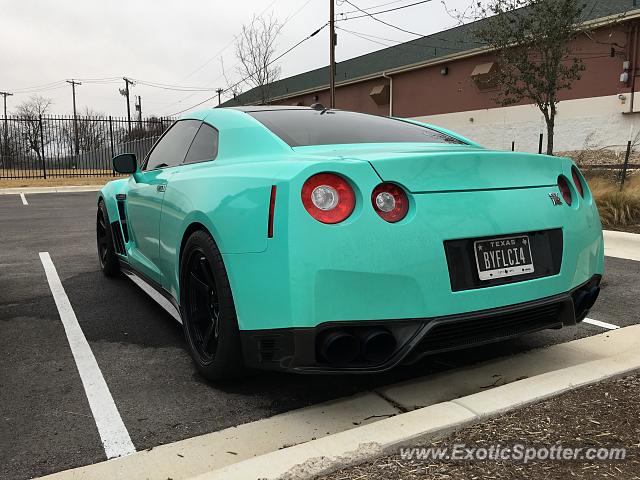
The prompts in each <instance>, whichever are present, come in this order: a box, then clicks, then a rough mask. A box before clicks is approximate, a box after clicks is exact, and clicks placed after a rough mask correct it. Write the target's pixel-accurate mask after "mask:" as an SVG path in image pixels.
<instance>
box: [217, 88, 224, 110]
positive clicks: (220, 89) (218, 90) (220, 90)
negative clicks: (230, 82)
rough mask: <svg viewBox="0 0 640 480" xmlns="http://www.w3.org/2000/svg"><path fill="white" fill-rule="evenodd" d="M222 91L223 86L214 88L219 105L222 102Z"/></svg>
mask: <svg viewBox="0 0 640 480" xmlns="http://www.w3.org/2000/svg"><path fill="white" fill-rule="evenodd" d="M222 92H224V88H218V89H217V90H216V93H217V94H218V106H220V104H221V103H222V102H221V100H220V95H222Z"/></svg>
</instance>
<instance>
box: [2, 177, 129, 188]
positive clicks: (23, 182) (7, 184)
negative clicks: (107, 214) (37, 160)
mask: <svg viewBox="0 0 640 480" xmlns="http://www.w3.org/2000/svg"><path fill="white" fill-rule="evenodd" d="M116 178H119V177H114V176H113V175H111V174H107V175H95V176H91V177H50V176H48V177H47V178H46V179H45V178H0V188H20V187H64V186H76V185H77V186H84V185H104V184H105V183H107V182H110V181H111V180H114V179H116Z"/></svg>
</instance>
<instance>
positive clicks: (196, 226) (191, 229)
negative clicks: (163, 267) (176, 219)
mask: <svg viewBox="0 0 640 480" xmlns="http://www.w3.org/2000/svg"><path fill="white" fill-rule="evenodd" d="M198 230H201V231H203V232H205V233H207V234H208V235H209V236H210V237H211V238H212V239H213V242H214V243H215V244H216V246H217V245H218V242H216V239H215V238H214V236H213V234H212V233H211V232H210V231H209V229H208V228H207V227H206V226H205V225H204V224H202V223H200V222H192V223H190V224H189V225H188V226H187V228H186V229H185V231H184V233H183V234H182V240H181V241H180V250H179V251H178V271H180V262H182V252H184V246H185V245H186V244H187V240H189V237H190V236H191V235H193V234H194V233H195V232H197V231H198Z"/></svg>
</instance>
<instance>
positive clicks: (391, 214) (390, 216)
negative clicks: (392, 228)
mask: <svg viewBox="0 0 640 480" xmlns="http://www.w3.org/2000/svg"><path fill="white" fill-rule="evenodd" d="M371 203H372V204H373V209H374V210H375V211H376V213H377V214H378V215H380V217H381V218H382V219H383V220H386V221H387V222H389V223H395V222H399V221H400V220H402V219H403V218H404V217H406V216H407V212H408V211H409V199H408V198H407V194H406V193H404V190H403V189H402V188H400V187H399V186H398V185H395V184H393V183H381V184H380V185H378V186H377V187H376V188H374V189H373V192H372V193H371Z"/></svg>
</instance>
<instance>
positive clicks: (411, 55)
mask: <svg viewBox="0 0 640 480" xmlns="http://www.w3.org/2000/svg"><path fill="white" fill-rule="evenodd" d="M584 3H585V9H584V11H583V21H585V22H586V21H589V20H596V19H599V18H603V17H608V16H611V15H617V14H623V13H624V12H627V11H629V10H636V9H638V8H640V0H605V1H602V0H584ZM636 3H639V5H636ZM480 21H482V20H480ZM340 23H341V22H338V25H337V26H338V27H339V26H340ZM477 23H478V22H472V23H468V24H465V25H460V26H458V27H454V28H451V29H449V30H444V31H442V32H439V33H434V34H432V35H427V36H425V37H421V38H418V39H416V40H411V41H409V42H406V43H401V44H399V45H394V46H393V47H388V48H383V49H382V50H377V51H375V52H371V53H367V54H366V55H361V56H359V57H355V58H351V59H349V60H345V61H343V62H339V63H338V64H337V65H336V82H338V83H339V82H343V81H346V80H353V79H356V78H360V77H364V76H367V75H372V74H375V73H382V72H384V71H388V70H393V69H396V68H401V67H405V66H408V65H413V64H416V63H422V62H427V61H430V60H436V59H438V58H442V57H446V56H449V55H452V54H456V53H462V52H466V51H469V50H473V49H475V48H479V47H483V46H484V44H483V43H482V42H480V41H478V40H477V39H476V38H475V36H474V33H473V32H474V30H475V28H476V27H477ZM345 34H346V32H345ZM328 78H329V67H328V66H326V67H321V68H317V69H315V70H311V71H309V72H305V73H300V74H298V75H294V76H292V77H288V78H283V79H281V80H278V81H276V82H274V83H273V84H271V87H270V92H269V93H270V96H271V98H277V97H283V96H290V95H294V94H296V93H298V92H302V91H305V90H310V89H319V88H323V87H324V88H326V87H327V86H328V84H329V80H328ZM259 101H260V96H259V93H258V89H256V88H254V89H252V90H249V91H247V92H244V93H242V94H240V95H238V96H237V97H236V98H232V99H230V100H227V101H226V102H224V103H223V104H222V106H223V107H232V106H237V105H245V104H251V103H256V102H259Z"/></svg>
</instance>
